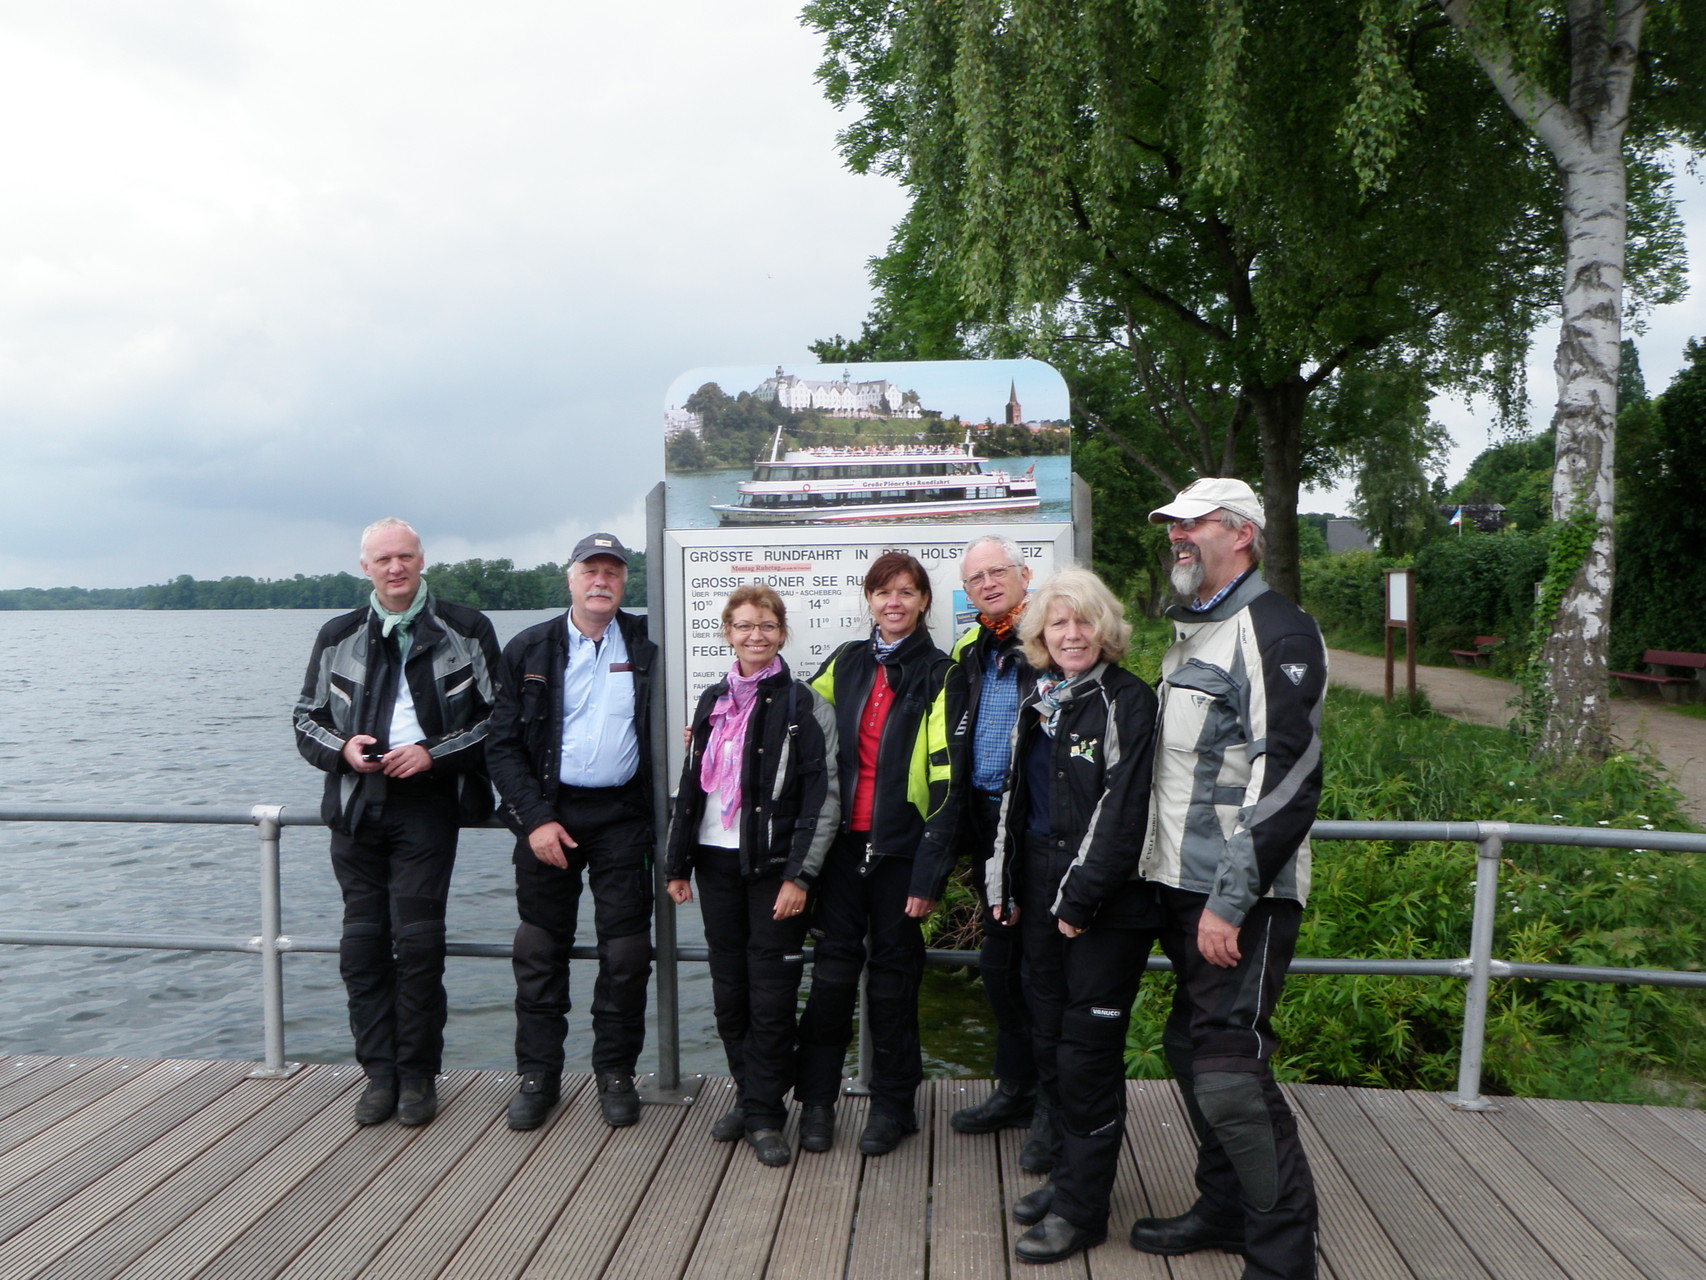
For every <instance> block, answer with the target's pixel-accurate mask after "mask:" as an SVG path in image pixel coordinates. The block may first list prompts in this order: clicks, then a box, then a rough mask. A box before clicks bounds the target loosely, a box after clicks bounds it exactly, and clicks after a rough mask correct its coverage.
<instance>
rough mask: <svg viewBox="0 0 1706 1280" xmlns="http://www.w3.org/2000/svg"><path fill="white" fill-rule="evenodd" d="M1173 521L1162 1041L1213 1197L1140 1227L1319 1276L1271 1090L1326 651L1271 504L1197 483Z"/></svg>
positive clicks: (1296, 1157)
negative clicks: (1302, 599)
mask: <svg viewBox="0 0 1706 1280" xmlns="http://www.w3.org/2000/svg"><path fill="white" fill-rule="evenodd" d="M1149 519H1150V521H1151V522H1152V523H1155V524H1165V525H1166V526H1167V538H1168V542H1169V544H1170V546H1171V547H1172V551H1173V566H1172V570H1171V577H1172V582H1173V588H1174V590H1176V591H1177V592H1178V593H1179V594H1180V595H1181V596H1183V597H1184V602H1183V603H1182V604H1178V605H1174V606H1173V607H1172V608H1171V609H1169V610H1168V611H1167V616H1168V618H1169V619H1170V620H1171V621H1172V624H1173V645H1172V647H1171V648H1170V649H1169V650H1168V651H1167V655H1166V657H1164V658H1163V659H1162V661H1161V680H1160V682H1159V684H1158V686H1157V689H1156V692H1157V693H1158V694H1159V695H1160V699H1161V712H1160V740H1159V742H1158V744H1157V750H1156V752H1155V782H1154V793H1153V797H1152V803H1151V805H1150V838H1149V840H1148V842H1147V844H1146V847H1145V850H1144V854H1143V859H1142V862H1141V864H1140V869H1141V871H1142V873H1143V875H1144V876H1145V878H1147V879H1149V880H1153V881H1155V882H1157V883H1158V884H1159V885H1161V886H1163V887H1162V888H1161V890H1160V894H1161V901H1162V905H1163V907H1164V909H1165V911H1166V913H1167V916H1168V921H1169V922H1168V924H1167V925H1166V927H1165V928H1164V931H1163V934H1162V938H1161V946H1162V949H1163V950H1165V951H1166V952H1167V955H1168V957H1169V958H1170V959H1171V960H1172V961H1173V965H1174V969H1175V972H1176V973H1177V974H1178V985H1177V987H1176V988H1175V996H1174V1001H1173V1009H1172V1013H1171V1015H1170V1016H1169V1018H1168V1020H1167V1027H1166V1030H1165V1032H1164V1033H1163V1038H1162V1044H1163V1048H1164V1049H1165V1052H1166V1054H1167V1059H1168V1062H1169V1063H1170V1064H1171V1065H1172V1067H1173V1072H1174V1074H1175V1075H1176V1076H1177V1077H1178V1080H1179V1089H1180V1092H1181V1094H1182V1095H1183V1097H1184V1102H1185V1107H1186V1110H1187V1111H1188V1112H1189V1113H1190V1117H1191V1123H1192V1125H1193V1126H1194V1127H1195V1129H1196V1134H1197V1141H1198V1144H1199V1146H1198V1153H1197V1171H1196V1183H1197V1190H1198V1193H1199V1194H1198V1198H1197V1201H1196V1203H1195V1204H1194V1205H1192V1206H1191V1208H1190V1209H1189V1210H1188V1211H1187V1212H1186V1213H1183V1214H1181V1215H1179V1216H1178V1217H1176V1218H1140V1219H1138V1221H1137V1222H1136V1224H1135V1225H1134V1226H1133V1227H1132V1231H1131V1243H1132V1247H1133V1248H1136V1249H1140V1250H1142V1251H1144V1252H1145V1253H1157V1254H1183V1253H1193V1252H1195V1251H1197V1250H1199V1249H1208V1248H1219V1249H1224V1250H1226V1251H1228V1252H1232V1253H1242V1254H1244V1256H1245V1266H1244V1271H1243V1275H1244V1277H1245V1280H1257V1278H1261V1280H1281V1278H1284V1280H1312V1278H1313V1277H1314V1276H1315V1225H1316V1208H1315V1184H1314V1181H1313V1179H1312V1177H1311V1175H1310V1172H1309V1162H1308V1160H1307V1159H1306V1158H1305V1157H1304V1153H1303V1146H1302V1144H1301V1143H1300V1142H1299V1141H1298V1137H1297V1123H1296V1120H1295V1119H1294V1118H1293V1116H1292V1114H1291V1110H1290V1108H1289V1107H1288V1106H1287V1105H1286V1101H1285V1097H1284V1095H1282V1094H1281V1093H1280V1090H1279V1086H1278V1085H1276V1084H1275V1083H1274V1078H1273V1072H1272V1071H1271V1069H1270V1068H1269V1060H1270V1059H1271V1058H1272V1056H1273V1052H1274V1048H1275V1046H1276V1043H1277V1042H1276V1040H1275V1037H1274V1031H1273V1025H1272V1017H1273V1011H1274V1007H1275V1005H1276V1004H1277V1002H1278V1000H1279V996H1280V988H1281V986H1282V984H1283V983H1284V981H1285V972H1286V968H1287V966H1288V965H1289V964H1290V963H1291V957H1292V954H1293V952H1294V950H1295V949H1296V945H1297V934H1298V926H1299V923H1300V921H1301V919H1302V915H1303V903H1304V900H1305V898H1306V897H1307V895H1308V892H1309V828H1310V825H1311V824H1312V823H1313V822H1314V821H1315V810H1316V805H1317V802H1318V801H1319V799H1320V795H1321V735H1320V729H1321V707H1322V702H1323V700H1324V699H1325V697H1326V691H1327V650H1326V648H1325V646H1324V645H1323V644H1322V642H1321V632H1320V630H1319V629H1318V628H1317V627H1316V625H1315V622H1314V620H1313V619H1312V618H1310V617H1309V615H1308V614H1306V613H1304V612H1303V611H1302V610H1301V609H1299V608H1298V607H1297V606H1296V605H1295V604H1293V603H1292V602H1291V601H1289V600H1287V599H1286V598H1285V597H1284V596H1281V595H1280V594H1278V593H1277V592H1274V591H1271V590H1269V589H1268V585H1267V583H1266V582H1264V581H1263V580H1262V574H1261V569H1260V564H1261V559H1262V552H1263V528H1264V525H1265V524H1266V520H1265V516H1264V513H1263V510H1262V504H1261V500H1260V499H1259V498H1257V497H1256V494H1255V493H1254V492H1253V491H1252V490H1251V488H1250V486H1249V485H1247V484H1245V483H1244V482H1243V481H1242V480H1233V479H1225V478H1208V479H1202V480H1198V481H1197V482H1196V483H1195V484H1193V485H1191V486H1190V487H1189V488H1188V489H1186V490H1185V491H1184V492H1183V493H1181V494H1179V495H1178V497H1176V498H1174V499H1173V501H1172V502H1170V503H1168V504H1167V505H1166V506H1163V507H1159V508H1157V509H1156V510H1155V511H1153V512H1151V513H1150V516H1149Z"/></svg>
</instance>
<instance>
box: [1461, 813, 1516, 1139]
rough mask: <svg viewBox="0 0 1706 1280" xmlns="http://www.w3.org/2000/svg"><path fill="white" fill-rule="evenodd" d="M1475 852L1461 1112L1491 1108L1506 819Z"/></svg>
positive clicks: (1486, 830) (1488, 829) (1484, 834)
mask: <svg viewBox="0 0 1706 1280" xmlns="http://www.w3.org/2000/svg"><path fill="white" fill-rule="evenodd" d="M1480 830H1481V839H1480V841H1479V843H1478V845H1477V847H1476V855H1475V914H1474V918H1473V921H1472V923H1471V925H1470V929H1469V985H1468V987H1467V988H1466V989H1465V991H1464V996H1463V1043H1462V1047H1461V1048H1460V1050H1459V1051H1458V1058H1457V1092H1456V1093H1453V1094H1447V1095H1446V1101H1447V1102H1449V1103H1450V1104H1451V1105H1452V1106H1454V1107H1456V1108H1457V1109H1458V1110H1460V1111H1490V1110H1492V1109H1493V1104H1492V1103H1490V1102H1488V1101H1487V1100H1486V1099H1485V1098H1483V1097H1482V1096H1481V1062H1482V1057H1483V1054H1484V1052H1485V1049H1486V1044H1487V989H1488V986H1489V984H1490V981H1491V978H1492V972H1493V929H1494V927H1495V925H1496V923H1497V913H1498V905H1499V862H1500V861H1501V859H1502V858H1503V857H1504V851H1505V836H1506V834H1507V833H1508V832H1509V831H1510V827H1509V826H1508V824H1506V823H1503V822H1483V823H1481V824H1480Z"/></svg>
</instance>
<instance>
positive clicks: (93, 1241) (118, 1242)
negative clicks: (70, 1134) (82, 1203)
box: [0, 1067, 359, 1280]
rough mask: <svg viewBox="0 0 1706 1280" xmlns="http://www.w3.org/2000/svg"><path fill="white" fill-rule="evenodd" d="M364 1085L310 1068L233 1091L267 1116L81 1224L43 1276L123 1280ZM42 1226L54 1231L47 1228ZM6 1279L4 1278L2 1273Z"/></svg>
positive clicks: (345, 1073) (344, 1074) (347, 1074)
mask: <svg viewBox="0 0 1706 1280" xmlns="http://www.w3.org/2000/svg"><path fill="white" fill-rule="evenodd" d="M358 1079H359V1073H355V1072H352V1071H350V1070H348V1069H347V1068H346V1069H344V1070H341V1071H340V1070H338V1069H337V1068H333V1067H312V1068H309V1069H308V1070H307V1071H305V1072H302V1073H301V1074H300V1075H298V1076H296V1077H294V1078H292V1079H290V1080H251V1081H247V1082H246V1083H244V1084H243V1085H242V1086H240V1087H239V1088H237V1089H234V1090H232V1093H233V1095H238V1096H241V1097H243V1098H245V1099H246V1100H255V1099H260V1100H261V1110H259V1111H257V1112H256V1113H254V1114H252V1115H250V1116H249V1117H248V1118H247V1119H245V1120H243V1121H242V1122H241V1123H239V1124H237V1125H236V1126H235V1127H234V1128H232V1129H231V1130H230V1132H228V1133H227V1134H225V1135H224V1136H223V1137H221V1138H220V1139H219V1140H218V1141H217V1142H215V1143H214V1144H213V1145H212V1146H211V1147H208V1148H206V1149H204V1150H203V1151H202V1152H201V1153H199V1154H198V1155H197V1157H196V1158H195V1159H194V1160H193V1161H190V1162H188V1163H186V1164H184V1165H182V1166H180V1167H179V1168H178V1169H177V1170H175V1171H174V1172H173V1173H172V1174H171V1176H169V1177H168V1178H166V1179H164V1180H163V1181H162V1182H160V1183H159V1184H158V1185H157V1186H155V1187H154V1188H153V1190H151V1191H150V1192H149V1193H148V1194H147V1195H145V1196H143V1197H142V1198H141V1199H139V1200H137V1201H135V1202H134V1203H132V1204H129V1205H126V1206H123V1207H122V1208H121V1210H120V1212H118V1213H116V1214H114V1215H113V1216H111V1217H110V1218H107V1219H106V1220H105V1221H100V1220H99V1217H98V1215H96V1214H90V1215H89V1221H88V1223H86V1224H83V1223H80V1224H79V1225H80V1226H87V1228H88V1229H87V1230H86V1231H85V1232H84V1233H82V1238H81V1239H80V1240H79V1239H77V1238H76V1236H74V1235H72V1234H71V1233H69V1232H68V1233H67V1237H66V1238H65V1240H64V1241H63V1243H64V1246H65V1247H64V1248H63V1249H62V1250H61V1251H60V1252H59V1253H57V1254H56V1255H55V1256H54V1260H53V1265H52V1266H51V1267H50V1268H48V1269H46V1270H44V1271H43V1272H41V1273H40V1274H42V1275H44V1276H54V1277H58V1278H61V1280H73V1278H76V1280H99V1278H100V1277H104V1276H113V1275H118V1274H120V1273H121V1272H122V1271H123V1269H124V1268H125V1267H126V1266H127V1265H128V1264H129V1263H131V1262H132V1261H133V1260H135V1259H137V1258H139V1257H141V1256H142V1255H143V1254H144V1253H145V1252H147V1251H148V1250H150V1249H152V1248H153V1247H154V1246H155V1245H157V1244H159V1243H160V1242H161V1241H163V1240H164V1239H166V1237H167V1236H168V1235H170V1234H171V1233H173V1232H174V1231H176V1230H177V1229H178V1227H179V1226H180V1225H181V1224H182V1223H183V1222H184V1221H185V1220H186V1219H188V1218H189V1217H190V1216H191V1215H192V1214H195V1213H196V1212H198V1211H199V1210H200V1209H201V1208H202V1207H203V1206H204V1205H205V1204H206V1203H207V1202H208V1201H209V1200H211V1199H212V1198H213V1197H214V1196H215V1195H217V1194H219V1192H220V1191H221V1190H222V1189H223V1188H225V1187H227V1186H229V1185H231V1184H232V1183H233V1182H236V1181H237V1180H239V1179H240V1178H243V1177H244V1176H245V1175H248V1174H250V1171H251V1170H254V1169H255V1168H257V1166H261V1165H262V1163H263V1162H265V1161H270V1160H271V1159H272V1158H273V1153H274V1152H275V1151H276V1150H277V1148H278V1147H279V1144H280V1141H281V1139H282V1137H283V1136H285V1135H288V1134H290V1133H293V1132H295V1131H296V1130H297V1129H300V1128H301V1127H302V1126H304V1125H306V1124H308V1123H309V1122H310V1121H312V1120H313V1119H314V1118H315V1117H316V1116H319V1115H321V1114H323V1113H324V1112H325V1111H326V1110H327V1108H328V1107H331V1106H334V1105H335V1104H336V1102H337V1100H338V1099H340V1098H342V1097H346V1096H348V1094H349V1092H350V1091H351V1090H353V1088H354V1085H355V1083H356V1081H357V1080H358ZM66 1207H67V1208H72V1207H73V1205H72V1204H70V1203H68V1204H67V1206H66ZM37 1225H38V1226H45V1225H49V1220H48V1219H43V1220H41V1222H40V1223H38V1224H37ZM26 1234H28V1233H26ZM23 1238H24V1237H22V1236H20V1237H17V1239H19V1240H22V1239H23ZM3 1274H6V1272H5V1271H4V1270H0V1275H3Z"/></svg>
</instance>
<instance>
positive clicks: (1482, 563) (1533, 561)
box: [1416, 525, 1553, 666]
mask: <svg viewBox="0 0 1706 1280" xmlns="http://www.w3.org/2000/svg"><path fill="white" fill-rule="evenodd" d="M1552 534H1553V529H1552V526H1550V525H1548V526H1546V527H1545V528H1543V529H1540V530H1538V531H1537V532H1534V533H1523V532H1520V531H1519V530H1515V529H1509V530H1506V531H1505V532H1504V533H1494V534H1485V533H1470V534H1462V535H1457V536H1453V537H1450V538H1441V539H1439V540H1438V541H1437V542H1430V543H1429V544H1428V545H1427V546H1425V547H1423V548H1422V550H1421V551H1420V552H1418V553H1417V555H1416V618H1417V620H1418V623H1419V625H1420V628H1421V630H1420V632H1419V634H1418V636H1417V640H1418V643H1419V644H1420V645H1421V646H1422V647H1423V648H1426V649H1428V650H1430V651H1444V650H1450V649H1462V648H1466V647H1468V645H1469V644H1471V643H1473V641H1474V638H1475V637H1476V636H1489V635H1494V636H1504V637H1505V639H1506V640H1507V641H1508V642H1514V643H1507V644H1506V645H1505V647H1504V649H1503V650H1502V651H1501V652H1500V654H1499V658H1501V659H1504V660H1505V661H1504V662H1502V663H1500V662H1498V660H1497V659H1496V660H1495V662H1496V663H1497V665H1501V666H1507V665H1508V664H1509V663H1511V662H1515V661H1517V660H1518V659H1520V657H1521V655H1522V652H1523V649H1524V637H1526V636H1527V635H1528V630H1529V621H1530V619H1531V618H1532V617H1533V616H1534V584H1535V583H1536V582H1538V581H1539V580H1540V576H1541V574H1542V573H1544V572H1545V569H1546V548H1547V546H1548V544H1549V543H1550V540H1551V537H1552Z"/></svg>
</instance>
